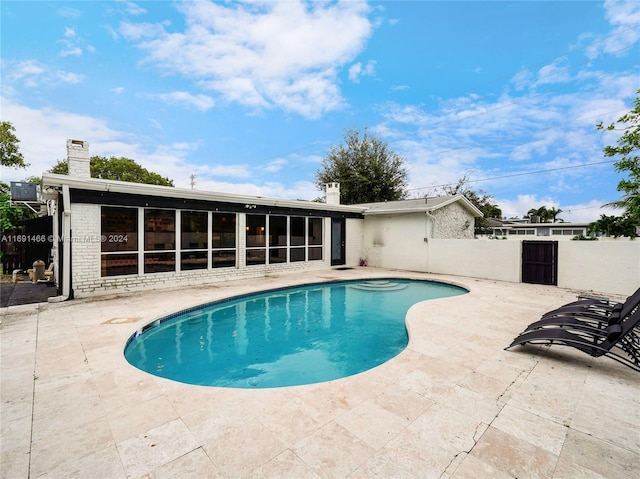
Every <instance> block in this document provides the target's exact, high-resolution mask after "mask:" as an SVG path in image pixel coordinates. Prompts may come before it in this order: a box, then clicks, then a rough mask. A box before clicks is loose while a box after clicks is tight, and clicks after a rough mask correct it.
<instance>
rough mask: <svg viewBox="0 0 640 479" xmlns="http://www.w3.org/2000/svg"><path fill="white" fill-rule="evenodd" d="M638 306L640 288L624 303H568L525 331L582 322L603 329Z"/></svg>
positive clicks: (639, 303) (618, 320)
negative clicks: (580, 305) (581, 304)
mask: <svg viewBox="0 0 640 479" xmlns="http://www.w3.org/2000/svg"><path fill="white" fill-rule="evenodd" d="M571 304H574V303H571ZM638 307H640V288H638V290H637V291H636V292H635V293H633V294H632V295H631V296H629V297H628V298H627V299H626V301H625V302H623V303H608V304H606V305H605V304H600V305H595V304H590V305H584V306H583V307H579V306H578V305H573V306H569V305H566V306H563V307H560V308H558V309H555V310H553V311H550V312H549V313H546V314H544V315H543V316H542V319H540V320H539V321H536V322H534V323H531V324H530V325H529V326H527V328H526V329H525V331H532V330H534V329H539V328H544V327H548V326H567V325H579V324H580V323H587V324H589V325H591V326H594V327H597V328H598V329H602V328H603V327H604V326H606V325H609V324H615V323H619V322H620V321H621V320H622V319H624V318H626V317H627V316H628V315H629V314H631V312H632V311H633V310H635V309H636V308H638Z"/></svg>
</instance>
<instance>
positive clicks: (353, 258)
mask: <svg viewBox="0 0 640 479" xmlns="http://www.w3.org/2000/svg"><path fill="white" fill-rule="evenodd" d="M67 155H68V160H69V175H57V174H44V175H43V177H42V184H41V188H42V194H43V198H44V199H47V200H49V202H50V206H51V208H50V209H51V210H52V212H53V217H54V221H53V231H54V235H53V236H54V238H55V239H56V241H54V245H53V252H52V257H53V258H52V259H53V263H54V271H55V276H56V281H57V285H58V288H59V290H60V295H59V296H58V297H56V299H55V300H57V301H62V300H65V299H68V298H70V297H82V296H89V295H94V294H104V293H109V292H115V291H136V290H142V289H149V288H165V287H175V286H180V285H185V286H186V285H199V284H204V283H214V282H220V281H226V280H230V279H238V278H252V277H261V276H264V275H266V274H273V273H285V272H298V271H299V272H303V271H308V270H317V269H322V268H335V267H354V266H358V265H359V264H360V263H361V260H362V259H367V260H368V261H370V264H375V265H379V266H391V267H396V268H406V269H412V270H419V269H420V268H416V267H415V266H416V265H417V264H418V263H419V260H418V259H417V258H419V257H420V256H421V255H423V254H426V252H425V247H426V241H428V239H429V238H473V221H474V218H475V217H476V216H479V215H481V213H480V212H479V211H478V210H477V209H476V208H475V207H474V206H473V205H472V204H471V203H469V201H468V200H466V199H465V198H464V197H461V196H456V197H445V198H430V199H426V200H425V199H421V200H410V201H400V202H389V203H378V204H376V203H374V204H366V205H350V206H347V205H341V204H339V196H340V192H339V185H338V184H336V183H329V184H328V185H327V189H326V202H325V203H318V202H311V201H300V200H282V199H274V198H263V197H256V196H246V195H236V194H226V193H216V192H209V191H201V190H194V189H181V188H173V187H167V186H156V185H148V184H139V183H128V182H121V181H111V180H103V179H98V178H91V177H90V169H89V161H90V157H89V145H88V143H87V142H85V141H79V140H68V141H67Z"/></svg>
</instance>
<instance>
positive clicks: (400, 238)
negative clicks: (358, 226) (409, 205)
mask: <svg viewBox="0 0 640 479" xmlns="http://www.w3.org/2000/svg"><path fill="white" fill-rule="evenodd" d="M427 234H428V232H427V217H426V215H425V214H424V213H412V214H407V215H394V216H386V215H380V216H368V217H366V218H365V220H364V224H363V244H362V257H363V258H365V259H366V260H367V264H368V265H369V266H375V267H380V268H394V269H405V270H410V271H426V268H427V264H428V255H427V253H428V247H427V243H425V241H424V238H425V237H427Z"/></svg>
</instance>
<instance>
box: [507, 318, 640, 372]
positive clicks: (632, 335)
mask: <svg viewBox="0 0 640 479" xmlns="http://www.w3.org/2000/svg"><path fill="white" fill-rule="evenodd" d="M639 326H640V307H637V308H636V309H635V310H634V311H633V312H631V313H629V314H628V315H627V316H625V317H623V318H621V320H620V321H619V322H617V323H614V324H608V325H607V326H606V327H604V328H598V327H594V326H593V325H592V324H589V323H586V322H582V321H577V322H575V323H573V324H564V325H554V326H547V327H541V328H539V329H533V330H527V331H525V332H523V333H522V334H520V335H519V336H518V337H517V338H515V339H514V340H513V342H512V343H511V344H510V345H509V346H508V347H506V348H505V349H510V348H512V347H514V346H518V345H521V346H522V345H525V344H527V343H530V344H544V345H549V346H552V345H554V344H559V345H562V346H569V347H572V348H575V349H578V350H580V351H582V352H584V353H587V354H589V355H590V356H593V357H596V358H597V357H600V356H608V357H610V358H611V359H613V360H615V361H618V362H619V363H621V364H624V365H625V366H628V367H630V368H631V369H633V370H635V371H639V372H640V327H639Z"/></svg>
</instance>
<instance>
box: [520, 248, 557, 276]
mask: <svg viewBox="0 0 640 479" xmlns="http://www.w3.org/2000/svg"><path fill="white" fill-rule="evenodd" d="M522 282H523V283H533V284H550V285H554V286H557V285H558V242H557V241H523V242H522Z"/></svg>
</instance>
